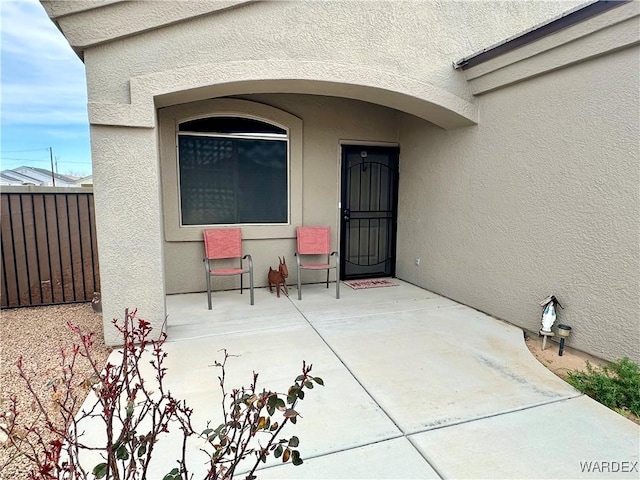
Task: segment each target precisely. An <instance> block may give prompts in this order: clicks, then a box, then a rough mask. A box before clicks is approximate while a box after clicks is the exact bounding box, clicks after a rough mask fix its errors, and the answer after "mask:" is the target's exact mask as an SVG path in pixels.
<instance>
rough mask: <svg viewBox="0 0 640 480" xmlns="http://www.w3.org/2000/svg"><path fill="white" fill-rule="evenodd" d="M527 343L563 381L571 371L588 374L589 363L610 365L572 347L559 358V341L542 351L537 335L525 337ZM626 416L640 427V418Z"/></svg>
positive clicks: (550, 342)
mask: <svg viewBox="0 0 640 480" xmlns="http://www.w3.org/2000/svg"><path fill="white" fill-rule="evenodd" d="M525 343H526V344H527V347H528V348H529V351H530V352H531V353H532V354H533V356H534V357H536V359H537V360H538V361H539V362H540V363H542V364H543V365H544V366H545V367H547V368H548V369H549V370H551V371H552V372H553V373H555V374H556V375H557V376H559V377H560V378H562V379H563V380H566V377H567V372H569V371H570V370H580V371H583V372H586V371H587V362H589V363H590V364H591V365H592V366H593V367H603V366H604V365H606V364H607V363H608V362H607V361H606V360H603V359H601V358H598V357H594V356H593V355H589V354H588V353H584V352H581V351H579V350H575V349H573V348H571V347H567V346H566V345H565V347H564V350H563V352H562V356H559V355H558V347H559V344H558V343H557V341H552V340H551V339H548V340H547V345H546V348H545V349H544V350H542V337H541V336H538V335H536V334H529V333H527V334H526V335H525ZM624 416H625V417H627V418H628V419H629V420H631V421H632V422H635V423H637V424H638V425H640V417H637V416H635V415H633V414H632V413H627V414H626V415H624Z"/></svg>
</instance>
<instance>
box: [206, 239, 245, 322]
mask: <svg viewBox="0 0 640 480" xmlns="http://www.w3.org/2000/svg"><path fill="white" fill-rule="evenodd" d="M203 236H204V244H205V257H204V258H203V260H202V261H203V262H204V269H205V276H206V280H207V302H208V306H209V310H211V306H212V305H211V292H212V289H211V277H219V276H231V275H240V294H242V292H243V282H242V279H243V276H244V275H245V274H246V273H248V274H249V293H250V301H251V305H253V304H254V295H253V259H252V258H251V255H249V254H246V255H242V232H241V230H240V229H239V228H210V229H205V230H204V231H203ZM225 258H238V259H239V262H240V266H239V268H213V260H221V259H225ZM243 260H247V263H248V264H249V267H248V268H244V267H243V264H242V261H243Z"/></svg>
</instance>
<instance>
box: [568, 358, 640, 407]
mask: <svg viewBox="0 0 640 480" xmlns="http://www.w3.org/2000/svg"><path fill="white" fill-rule="evenodd" d="M567 381H568V382H569V383H570V384H571V385H573V386H574V387H576V388H577V389H578V390H580V391H581V392H582V393H584V394H586V395H589V396H590V397H591V398H593V399H594V400H597V401H598V402H600V403H602V404H603V405H606V406H607V407H609V408H612V409H614V410H617V411H630V412H631V413H633V414H634V415H636V416H640V367H639V366H638V365H637V364H635V363H633V362H632V361H631V360H629V359H628V358H627V357H624V358H623V359H622V360H618V361H616V362H612V363H610V364H609V365H606V366H604V367H602V369H595V368H593V367H592V366H591V364H590V363H589V362H587V371H586V372H580V371H571V372H569V373H568V376H567Z"/></svg>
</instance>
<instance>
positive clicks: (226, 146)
mask: <svg viewBox="0 0 640 480" xmlns="http://www.w3.org/2000/svg"><path fill="white" fill-rule="evenodd" d="M177 146H178V182H179V188H180V215H181V225H184V226H193V225H216V224H287V223H288V222H289V193H288V192H289V135H288V131H287V130H286V129H284V128H281V127H279V126H277V125H273V124H271V123H266V122H263V121H260V120H256V119H253V118H244V117H231V116H213V117H206V118H199V119H196V120H189V121H184V122H182V123H180V124H179V126H178V145H177Z"/></svg>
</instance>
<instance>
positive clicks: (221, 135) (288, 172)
mask: <svg viewBox="0 0 640 480" xmlns="http://www.w3.org/2000/svg"><path fill="white" fill-rule="evenodd" d="M211 117H229V115H222V114H218V113H216V114H214V115H205V116H198V117H195V118H187V119H183V120H180V121H179V122H178V123H177V124H176V148H177V151H176V170H177V175H178V214H179V216H180V217H179V221H180V227H181V228H182V227H199V228H215V227H244V226H250V225H252V226H262V225H290V224H291V150H290V145H291V142H290V139H289V137H290V134H289V129H288V128H286V127H284V126H281V125H277V124H275V123H273V122H267V121H265V120H263V119H260V118H256V117H254V116H249V115H233V117H232V118H246V119H251V120H258V121H260V122H263V123H268V124H270V125H274V126H276V127H278V128H281V129H283V130H284V131H285V134H284V136H283V137H276V136H274V135H271V136H269V135H268V134H259V133H256V134H253V133H252V134H232V133H230V134H224V133H209V132H192V131H187V130H185V131H181V130H180V125H181V124H183V123H186V122H190V121H192V120H200V119H204V118H211ZM181 135H184V136H190V137H207V138H223V139H240V140H266V141H285V142H286V151H287V159H286V162H287V164H286V175H287V200H286V202H287V220H286V221H285V222H260V223H254V222H238V223H203V224H193V225H191V224H190V225H185V224H184V223H182V221H183V216H182V195H181V194H180V193H181V192H180V190H179V189H180V155H179V152H180V145H179V143H180V140H179V139H180V136H181Z"/></svg>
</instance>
